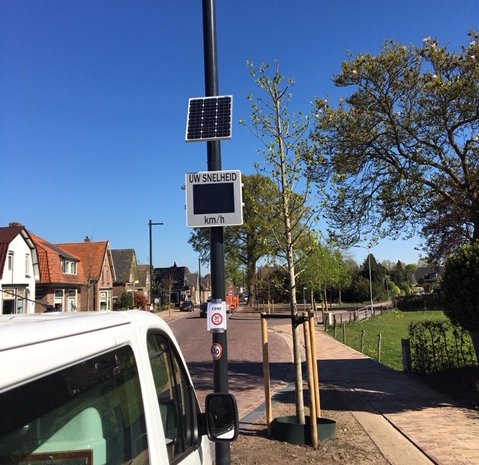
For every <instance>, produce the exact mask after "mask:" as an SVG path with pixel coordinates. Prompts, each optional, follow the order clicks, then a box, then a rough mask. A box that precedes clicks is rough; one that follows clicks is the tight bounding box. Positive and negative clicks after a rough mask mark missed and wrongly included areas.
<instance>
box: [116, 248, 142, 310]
mask: <svg viewBox="0 0 479 465" xmlns="http://www.w3.org/2000/svg"><path fill="white" fill-rule="evenodd" d="M111 254H112V258H113V265H114V267H115V276H116V278H115V281H114V282H113V303H116V302H118V301H119V299H120V297H121V295H122V294H123V293H125V292H126V293H131V294H135V295H138V294H139V295H141V297H142V298H143V300H144V304H145V305H146V303H147V301H148V288H147V287H146V284H147V282H146V281H147V280H148V283H149V272H148V276H146V275H145V267H147V268H148V269H149V266H148V265H138V262H137V259H136V252H135V250H134V249H113V250H112V251H111ZM132 302H134V300H133V299H132Z"/></svg>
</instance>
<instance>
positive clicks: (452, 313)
mask: <svg viewBox="0 0 479 465" xmlns="http://www.w3.org/2000/svg"><path fill="white" fill-rule="evenodd" d="M441 291H442V295H443V302H444V311H445V313H446V315H447V316H448V317H449V319H450V320H451V322H452V323H454V324H458V325H460V326H462V327H463V328H464V329H466V330H468V331H469V333H470V335H471V339H472V342H473V344H474V349H475V351H476V356H477V359H478V360H479V242H475V243H474V244H468V245H465V246H463V247H461V248H460V249H459V250H458V251H457V253H456V254H454V255H453V256H451V257H450V258H449V259H448V260H447V262H446V267H445V271H444V275H443V278H442V282H441Z"/></svg>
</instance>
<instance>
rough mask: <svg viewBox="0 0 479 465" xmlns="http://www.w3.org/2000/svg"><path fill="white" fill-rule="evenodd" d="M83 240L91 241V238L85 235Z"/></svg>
mask: <svg viewBox="0 0 479 465" xmlns="http://www.w3.org/2000/svg"><path fill="white" fill-rule="evenodd" d="M83 242H91V239H90V238H89V237H88V236H85V239H84V240H83Z"/></svg>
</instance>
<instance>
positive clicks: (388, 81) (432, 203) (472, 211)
mask: <svg viewBox="0 0 479 465" xmlns="http://www.w3.org/2000/svg"><path fill="white" fill-rule="evenodd" d="M478 37H479V36H478V34H477V33H475V32H473V33H471V34H470V43H469V45H467V46H464V47H462V50H461V53H458V52H453V51H448V50H447V49H446V47H441V46H440V45H439V43H438V42H437V41H436V40H432V39H431V38H427V39H425V40H424V43H423V45H422V46H421V47H414V46H403V45H401V44H397V43H394V42H388V43H386V44H385V46H384V48H383V50H382V51H381V53H379V54H378V55H377V56H373V55H370V54H363V55H359V56H358V57H356V58H352V57H350V58H349V59H348V60H347V61H346V62H344V63H343V65H342V70H341V72H340V73H339V74H338V75H337V76H335V77H334V83H335V84H336V86H339V87H344V88H351V90H352V93H351V94H350V96H349V97H348V98H346V99H345V100H342V101H341V102H340V104H339V106H338V107H337V108H333V107H332V106H331V105H330V104H329V103H328V102H327V101H326V100H323V99H319V100H317V101H316V110H317V114H316V129H315V133H314V136H313V139H314V141H315V142H316V144H317V153H316V157H315V158H314V159H312V163H311V175H312V177H313V178H314V179H315V180H316V181H317V182H318V183H320V185H323V183H324V182H325V181H331V182H332V184H331V186H332V189H331V190H330V191H328V193H329V199H328V202H326V203H325V206H326V208H327V214H328V217H329V218H330V220H331V225H332V226H333V227H337V228H339V229H340V231H341V234H340V236H341V239H342V240H343V241H344V242H345V243H347V244H353V243H356V242H357V241H358V239H359V238H360V236H363V235H374V234H379V235H380V236H386V235H388V236H403V235H407V233H409V234H412V233H414V232H417V230H418V229H419V230H420V231H421V233H422V235H423V237H424V238H425V240H426V246H427V247H428V251H429V253H430V254H431V255H432V256H434V257H436V258H438V259H441V258H443V257H446V256H447V255H448V254H449V253H451V252H452V251H453V250H455V249H456V248H457V247H458V246H459V245H461V244H464V243H468V242H472V241H475V240H477V239H478V238H479V133H478V129H479V40H478Z"/></svg>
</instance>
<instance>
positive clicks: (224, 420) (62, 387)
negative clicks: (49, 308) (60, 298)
mask: <svg viewBox="0 0 479 465" xmlns="http://www.w3.org/2000/svg"><path fill="white" fill-rule="evenodd" d="M205 412H206V413H201V412H200V409H199V406H198V401H197V398H196V395H195V391H194V388H193V385H192V383H191V378H190V375H189V373H188V370H187V368H186V364H185V362H184V359H183V356H182V355H181V352H180V349H179V347H178V344H177V342H176V340H175V338H174V336H173V334H172V332H171V330H170V329H169V327H168V326H167V324H166V323H165V322H164V321H163V320H162V319H161V318H159V317H158V316H155V315H152V314H150V313H148V312H142V311H128V312H100V313H98V312H96V313H44V314H35V315H8V316H7V315H5V316H1V317H0V464H1V465H5V464H9V465H13V464H19V465H26V464H32V465H47V464H48V465H55V464H62V465H107V464H108V465H117V464H131V465H138V464H141V465H144V464H158V465H159V464H168V463H172V464H185V465H186V464H188V465H190V464H210V463H211V455H210V451H209V441H208V438H207V437H206V436H205V435H206V434H207V435H208V437H209V438H210V439H211V440H214V441H225V440H226V441H230V440H233V439H235V438H236V435H237V431H238V414H237V408H236V402H235V400H234V397H233V396H231V395H229V394H210V395H209V396H207V399H206V407H205Z"/></svg>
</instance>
